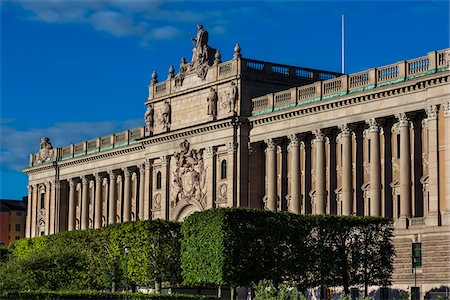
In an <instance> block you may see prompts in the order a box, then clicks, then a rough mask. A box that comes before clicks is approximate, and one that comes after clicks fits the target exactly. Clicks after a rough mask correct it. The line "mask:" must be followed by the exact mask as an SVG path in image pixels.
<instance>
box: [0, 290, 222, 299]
mask: <svg viewBox="0 0 450 300" xmlns="http://www.w3.org/2000/svg"><path fill="white" fill-rule="evenodd" d="M125 296H126V297H125ZM0 299H2V300H3V299H5V300H12V299H14V300H47V299H52V300H53V299H60V300H63V299H68V300H69V299H70V300H73V299H108V300H123V299H129V300H144V299H152V300H160V299H172V300H184V299H186V300H189V299H197V300H200V299H202V300H212V299H217V298H216V297H212V296H201V295H184V294H142V293H111V292H101V291H77V292H68V291H60V292H55V291H39V292H29V291H23V292H8V293H3V294H0Z"/></svg>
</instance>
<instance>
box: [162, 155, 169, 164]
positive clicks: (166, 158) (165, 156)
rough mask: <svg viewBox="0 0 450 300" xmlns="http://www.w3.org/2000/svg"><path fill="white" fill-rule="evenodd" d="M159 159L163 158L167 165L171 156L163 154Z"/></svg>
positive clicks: (163, 162)
mask: <svg viewBox="0 0 450 300" xmlns="http://www.w3.org/2000/svg"><path fill="white" fill-rule="evenodd" d="M159 159H160V160H161V164H163V165H166V164H168V163H169V159H170V157H169V156H168V155H161V156H160V157H159Z"/></svg>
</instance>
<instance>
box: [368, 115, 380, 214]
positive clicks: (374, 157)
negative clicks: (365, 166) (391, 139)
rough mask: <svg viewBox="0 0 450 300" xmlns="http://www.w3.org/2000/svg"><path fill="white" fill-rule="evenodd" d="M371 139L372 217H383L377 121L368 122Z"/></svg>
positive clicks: (370, 120) (378, 127)
mask: <svg viewBox="0 0 450 300" xmlns="http://www.w3.org/2000/svg"><path fill="white" fill-rule="evenodd" d="M366 123H367V124H368V125H369V138H370V215H371V216H375V217H380V216H381V156H380V126H379V125H378V123H377V122H376V120H375V119H369V120H367V121H366Z"/></svg>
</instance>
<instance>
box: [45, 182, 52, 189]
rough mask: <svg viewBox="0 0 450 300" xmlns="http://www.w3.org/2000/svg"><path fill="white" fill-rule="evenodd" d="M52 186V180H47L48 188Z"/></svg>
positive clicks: (46, 185)
mask: <svg viewBox="0 0 450 300" xmlns="http://www.w3.org/2000/svg"><path fill="white" fill-rule="evenodd" d="M51 186H52V182H51V181H46V182H45V187H46V188H47V189H50V187H51Z"/></svg>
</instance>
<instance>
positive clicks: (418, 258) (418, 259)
mask: <svg viewBox="0 0 450 300" xmlns="http://www.w3.org/2000/svg"><path fill="white" fill-rule="evenodd" d="M411 256H412V266H413V268H414V267H416V268H420V267H422V243H412V255H411Z"/></svg>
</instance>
